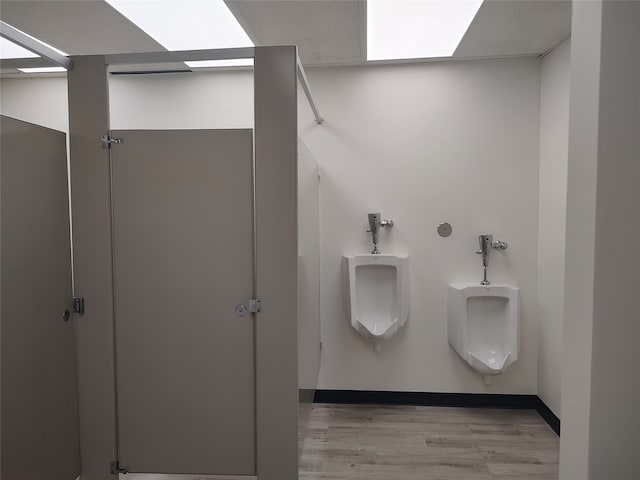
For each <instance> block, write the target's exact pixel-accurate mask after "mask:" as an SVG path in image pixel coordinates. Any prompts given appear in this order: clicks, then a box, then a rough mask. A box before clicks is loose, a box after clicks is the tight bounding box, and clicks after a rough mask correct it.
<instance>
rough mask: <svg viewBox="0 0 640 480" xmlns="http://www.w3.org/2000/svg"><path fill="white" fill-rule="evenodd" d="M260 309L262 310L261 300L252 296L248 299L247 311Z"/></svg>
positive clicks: (253, 311) (252, 311)
mask: <svg viewBox="0 0 640 480" xmlns="http://www.w3.org/2000/svg"><path fill="white" fill-rule="evenodd" d="M260 310H262V301H261V300H258V299H257V298H252V299H251V300H249V311H250V312H251V313H258V312H259V311H260Z"/></svg>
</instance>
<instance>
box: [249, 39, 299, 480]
mask: <svg viewBox="0 0 640 480" xmlns="http://www.w3.org/2000/svg"><path fill="white" fill-rule="evenodd" d="M296 58H297V57H296V48H295V47H256V50H255V66H254V68H255V79H254V89H255V102H254V108H255V149H256V153H255V156H256V203H257V236H258V296H260V297H261V298H262V299H263V301H264V303H263V308H262V312H261V313H260V314H258V321H257V323H256V377H257V380H256V395H257V418H256V421H257V426H258V429H257V435H258V439H257V440H258V441H257V448H258V452H257V453H258V478H259V479H260V480H293V479H297V478H298V466H297V465H298V463H297V450H298V445H297V434H298V431H297V430H298V426H297V407H298V373H297V354H298V348H297V326H296V315H297V288H298V286H297V260H298V258H297V249H298V245H297V241H298V238H297V233H298V219H297V189H296V183H297V176H296V163H297V137H298V135H297V129H298V121H297V77H296V69H297V65H296Z"/></svg>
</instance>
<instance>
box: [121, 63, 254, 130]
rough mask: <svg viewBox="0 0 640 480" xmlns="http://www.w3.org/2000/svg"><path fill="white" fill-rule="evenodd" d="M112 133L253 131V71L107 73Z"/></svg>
mask: <svg viewBox="0 0 640 480" xmlns="http://www.w3.org/2000/svg"><path fill="white" fill-rule="evenodd" d="M109 96H110V107H111V108H110V116H111V118H110V120H111V128H114V129H122V130H124V129H190V128H193V129H197V128H253V70H228V71H221V72H215V73H205V72H201V73H170V74H158V75H111V76H110V77H109Z"/></svg>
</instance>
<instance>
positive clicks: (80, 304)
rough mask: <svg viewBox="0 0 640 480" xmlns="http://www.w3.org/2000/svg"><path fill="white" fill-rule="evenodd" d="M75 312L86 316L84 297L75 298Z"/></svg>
mask: <svg viewBox="0 0 640 480" xmlns="http://www.w3.org/2000/svg"><path fill="white" fill-rule="evenodd" d="M73 311H74V313H77V314H78V315H84V297H73Z"/></svg>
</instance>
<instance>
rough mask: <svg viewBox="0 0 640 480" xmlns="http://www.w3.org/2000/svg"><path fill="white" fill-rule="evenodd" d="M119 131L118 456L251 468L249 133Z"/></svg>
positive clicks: (149, 467) (132, 465) (178, 465)
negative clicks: (240, 309) (243, 308)
mask: <svg viewBox="0 0 640 480" xmlns="http://www.w3.org/2000/svg"><path fill="white" fill-rule="evenodd" d="M112 135H113V136H114V137H115V138H121V139H122V141H123V143H122V144H118V145H114V146H113V147H112V150H111V162H112V183H113V230H114V240H113V241H114V258H115V262H114V275H115V284H114V285H115V290H114V293H115V322H116V359H117V386H118V444H119V454H120V463H121V465H123V466H125V467H127V468H129V469H130V471H132V472H149V473H151V472H153V473H194V474H196V473H197V474H233V475H253V474H254V473H255V375H254V344H253V343H254V318H253V315H252V314H250V313H248V314H247V315H245V316H242V317H239V316H236V313H235V307H236V305H239V304H245V305H248V303H249V299H250V298H251V291H252V285H253V238H252V228H253V219H252V194H251V189H252V186H251V184H252V158H253V155H252V154H253V152H252V143H253V132H252V131H251V130H165V131H116V132H112Z"/></svg>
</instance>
